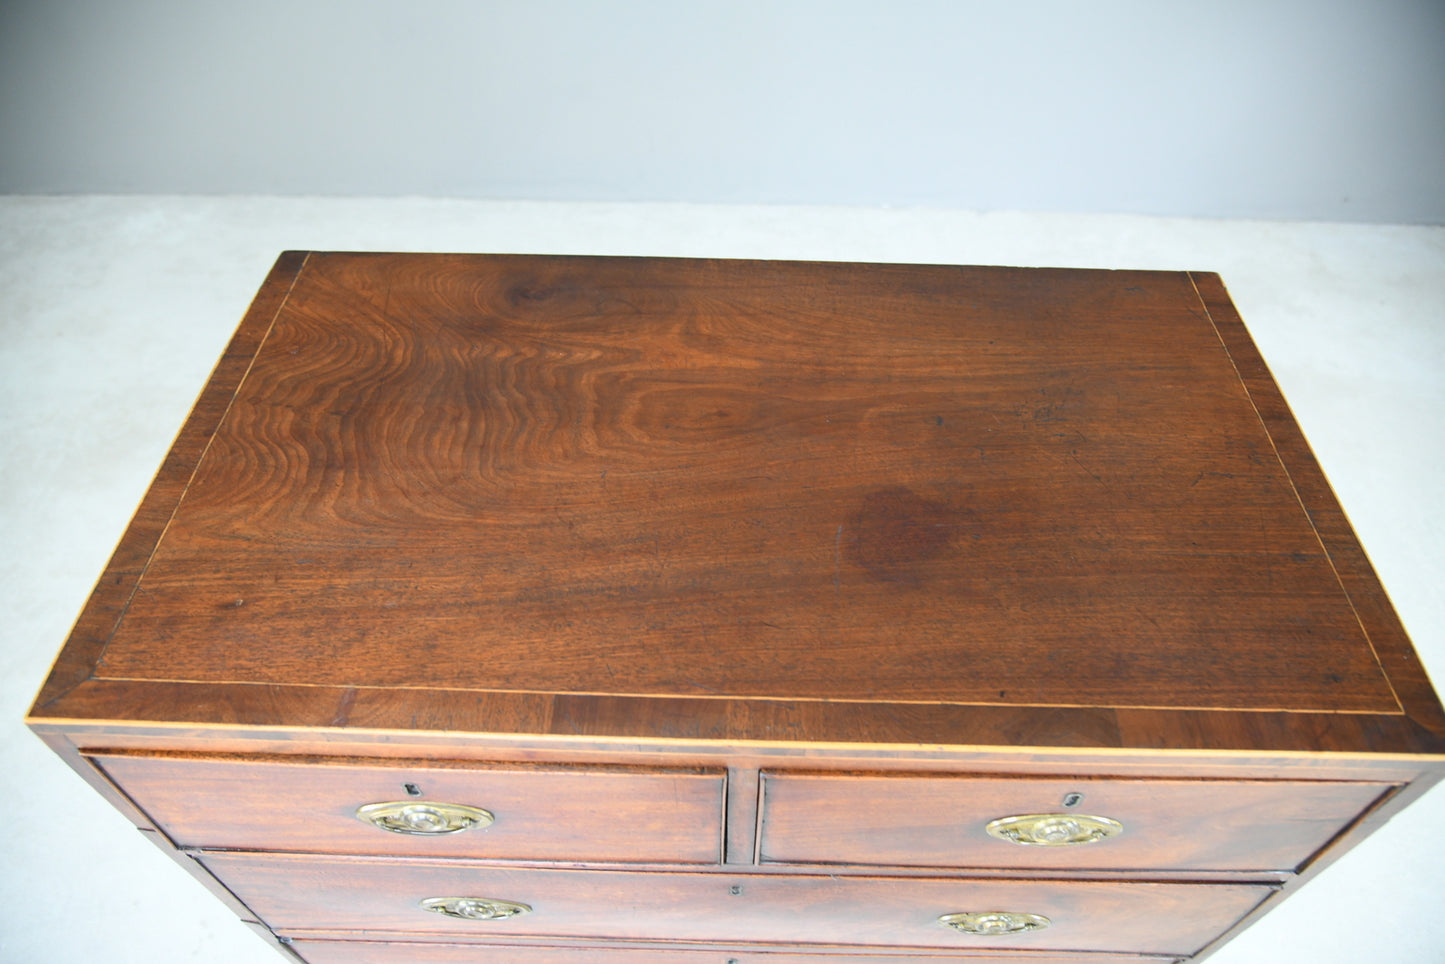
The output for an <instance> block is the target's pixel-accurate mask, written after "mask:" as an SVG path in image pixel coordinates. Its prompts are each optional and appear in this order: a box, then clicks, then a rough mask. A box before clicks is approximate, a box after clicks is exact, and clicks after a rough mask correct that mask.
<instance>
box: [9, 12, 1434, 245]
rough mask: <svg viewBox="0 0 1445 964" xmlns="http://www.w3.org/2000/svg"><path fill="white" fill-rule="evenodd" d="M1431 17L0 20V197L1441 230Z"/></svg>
mask: <svg viewBox="0 0 1445 964" xmlns="http://www.w3.org/2000/svg"><path fill="white" fill-rule="evenodd" d="M1442 169H1445V3H1441V2H1440V0H1369V2H1361V0H1214V2H1211V3H1190V2H1184V0H1089V2H1083V0H1015V2H1010V3H1003V2H979V0H891V2H888V3H879V2H862V0H732V2H719V0H681V2H679V0H633V2H618V0H612V2H604V0H537V2H529V0H406V2H400V0H246V2H244V3H237V2H234V0H184V2H183V0H4V2H0V193H13V194H34V193H62V194H64V193H85V192H119V193H132V192H138V193H200V194H333V195H334V194H339V195H382V196H396V195H426V196H450V197H482V198H532V199H557V200H623V201H635V200H642V201H695V202H725V203H736V202H744V203H801V204H849V205H898V206H915V205H917V206H930V207H944V208H963V209H971V210H1027V211H1078V212H1104V213H1127V212H1133V213H1147V214H1163V215H1177V216H1193V217H1264V218H1303V219H1312V220H1349V221H1374V222H1409V223H1429V224H1441V223H1445V176H1442V174H1441V171H1442Z"/></svg>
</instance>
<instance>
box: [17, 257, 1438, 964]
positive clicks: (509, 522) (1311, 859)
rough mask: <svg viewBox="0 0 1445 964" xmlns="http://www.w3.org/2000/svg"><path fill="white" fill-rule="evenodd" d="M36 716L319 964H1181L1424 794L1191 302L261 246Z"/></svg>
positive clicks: (1053, 280)
mask: <svg viewBox="0 0 1445 964" xmlns="http://www.w3.org/2000/svg"><path fill="white" fill-rule="evenodd" d="M29 723H30V725H31V726H32V727H33V728H34V729H35V730H36V731H37V732H38V733H39V734H40V735H41V736H42V737H43V738H44V739H45V740H46V741H47V742H48V743H49V744H50V745H51V746H52V747H53V748H54V749H55V750H56V751H57V752H58V753H60V754H61V755H62V756H63V757H65V759H66V760H67V761H68V762H70V763H71V765H72V766H74V767H75V768H76V769H77V770H78V771H79V772H80V773H81V774H82V775H83V776H85V777H86V779H87V780H89V781H90V783H91V784H92V785H94V786H95V787H96V788H97V790H99V791H100V792H101V793H103V794H105V795H106V796H107V797H108V798H109V799H110V800H111V801H112V802H113V803H114V804H115V805H116V806H117V807H119V808H120V809H121V810H122V811H124V812H125V813H126V814H127V815H128V816H129V817H130V819H132V820H133V821H134V822H135V823H136V825H137V826H138V827H140V828H141V829H142V830H143V831H146V832H147V833H148V834H150V835H151V836H152V838H153V839H155V840H156V842H157V843H158V844H159V845H160V846H161V847H163V848H165V849H166V850H167V851H169V852H171V853H172V854H173V855H174V856H175V857H176V859H177V860H179V861H180V862H181V863H182V864H183V865H185V866H186V867H188V868H189V869H190V870H191V871H192V872H193V873H194V874H195V875H196V876H197V877H198V878H199V880H200V881H202V882H203V883H204V884H205V885H206V886H208V887H210V888H211V889H212V890H213V891H215V893H216V894H217V895H218V896H219V897H220V898H221V899H223V900H225V901H226V902H227V903H228V904H229V905H230V906H231V907H232V908H233V909H234V910H235V912H236V913H237V915H238V916H239V917H240V918H241V920H243V921H245V922H247V923H249V924H250V925H251V926H252V927H253V928H255V929H256V930H258V931H260V932H261V933H262V934H263V935H264V936H266V937H267V938H268V939H274V940H275V941H276V942H277V946H278V948H279V949H280V950H281V951H282V952H283V953H285V954H288V955H291V956H292V957H293V959H295V958H299V959H301V960H304V961H307V962H311V964H342V962H352V964H391V962H423V964H425V962H461V961H488V962H511V964H608V962H619V964H620V962H630V961H638V962H656V964H744V962H748V964H821V962H823V961H828V960H846V961H851V962H855V964H884V962H888V964H909V962H912V964H926V962H936V961H944V960H950V961H951V960H962V961H977V962H998V961H1004V960H1015V959H1021V960H1027V961H1031V962H1033V964H1064V962H1075V964H1079V962H1092V964H1122V962H1125V961H1129V962H1134V964H1141V962H1146V964H1147V962H1166V961H1167V962H1176V961H1182V960H1187V959H1193V958H1197V957H1199V956H1201V955H1204V954H1207V953H1209V952H1210V951H1211V950H1213V949H1214V948H1216V947H1218V946H1219V945H1220V944H1221V943H1222V942H1223V941H1224V940H1227V939H1228V938H1229V937H1230V936H1231V935H1232V934H1233V933H1236V932H1237V931H1238V930H1239V929H1240V928H1242V927H1244V926H1246V925H1247V924H1248V923H1249V922H1250V921H1251V920H1253V919H1254V918H1255V917H1256V916H1257V915H1259V914H1261V913H1263V912H1265V911H1267V910H1268V909H1269V908H1270V907H1271V906H1272V905H1273V904H1274V903H1276V902H1277V901H1278V900H1280V899H1281V897H1282V896H1283V895H1285V894H1287V893H1288V892H1289V891H1290V890H1291V889H1292V888H1294V887H1296V886H1298V885H1299V884H1300V882H1301V881H1303V880H1305V879H1307V878H1308V877H1309V876H1310V875H1312V874H1314V873H1317V872H1319V871H1320V870H1321V869H1322V868H1323V867H1324V866H1325V865H1326V864H1327V863H1328V862H1329V861H1330V860H1332V859H1333V858H1334V857H1335V856H1336V855H1338V854H1339V853H1340V852H1341V851H1342V850H1343V849H1345V848H1347V847H1348V846H1349V845H1350V844H1351V843H1352V842H1354V841H1356V840H1358V839H1359V838H1360V837H1361V836H1363V835H1364V834H1366V833H1368V832H1369V831H1370V830H1371V829H1373V828H1375V827H1377V826H1379V825H1380V824H1381V823H1382V822H1383V821H1385V820H1386V819H1387V818H1388V817H1389V816H1390V815H1391V814H1392V813H1393V812H1395V811H1397V810H1398V809H1399V808H1401V807H1403V806H1404V805H1406V804H1407V803H1408V802H1409V801H1410V800H1411V799H1413V798H1414V797H1416V796H1418V795H1419V794H1421V793H1423V792H1424V791H1425V790H1426V789H1428V787H1429V786H1431V785H1432V784H1433V783H1434V782H1436V781H1438V780H1439V779H1440V777H1441V775H1442V772H1445V770H1442V768H1445V714H1442V710H1441V706H1440V703H1439V701H1438V700H1437V698H1436V696H1435V694H1434V693H1433V691H1432V690H1431V687H1430V683H1429V681H1428V679H1427V678H1426V676H1425V674H1424V671H1423V670H1422V668H1421V667H1420V665H1419V663H1418V661H1417V659H1416V658H1415V655H1414V653H1413V651H1412V649H1411V646H1410V643H1409V641H1408V639H1407V638H1406V637H1405V634H1404V632H1403V630H1402V628H1401V626H1400V625H1399V622H1398V620H1397V619H1396V617H1395V615H1394V613H1393V611H1392V609H1391V607H1390V604H1389V602H1388V600H1387V599H1386V596H1385V594H1384V592H1383V590H1382V589H1381V587H1380V585H1379V582H1378V580H1377V579H1376V577H1375V575H1374V573H1373V571H1372V570H1371V568H1370V566H1369V563H1368V561H1367V560H1366V558H1365V555H1364V553H1363V551H1362V549H1361V547H1360V546H1359V544H1358V542H1357V540H1356V539H1355V537H1354V535H1353V533H1352V532H1351V530H1350V528H1349V525H1348V523H1347V522H1346V520H1345V517H1344V515H1343V513H1342V511H1341V509H1340V507H1339V506H1338V504H1337V503H1336V501H1335V499H1334V496H1333V495H1332V494H1331V492H1330V490H1329V488H1328V485H1327V483H1326V482H1325V480H1324V477H1323V476H1322V474H1321V472H1320V470H1319V468H1318V466H1317V465H1316V463H1315V461H1314V459H1313V457H1312V455H1311V454H1310V452H1309V449H1308V447H1307V445H1306V443H1305V441H1304V438H1303V436H1302V435H1301V434H1300V432H1299V430H1298V428H1297V427H1296V425H1295V423H1294V421H1293V419H1292V417H1291V416H1290V413H1289V411H1288V409H1287V407H1286V405H1285V403H1284V401H1283V399H1282V397H1281V395H1280V393H1279V391H1278V389H1277V388H1276V387H1275V385H1274V383H1273V381H1272V379H1271V377H1270V375H1269V373H1268V371H1267V369H1266V368H1265V365H1264V363H1263V361H1262V360H1261V358H1260V357H1259V355H1258V353H1257V352H1256V350H1255V348H1254V346H1253V344H1252V342H1251V341H1250V338H1249V336H1248V334H1247V333H1246V331H1245V329H1244V327H1243V325H1242V324H1241V322H1240V320H1239V318H1238V317H1237V315H1236V313H1235V311H1234V309H1233V307H1232V306H1231V303H1230V301H1229V299H1228V296H1227V295H1226V293H1225V291H1224V288H1223V286H1222V285H1221V283H1220V281H1219V279H1218V278H1217V277H1215V276H1213V275H1209V274H1193V273H1183V272H1180V273H1173V272H1107V271H1082V270H1043V269H1010V268H965V267H946V266H920V265H876V264H875V265H859V264H819V263H784V262H743V261H704V260H697V261H692V260H668V259H646V258H583V257H523V256H461V255H455V256H454V255H383V254H319V253H287V254H285V255H283V256H282V257H281V259H280V260H279V261H278V262H277V265H276V267H275V269H274V270H273V272H272V274H271V276H270V277H269V278H268V279H267V281H266V283H265V285H264V286H263V287H262V289H261V291H260V293H259V294H258V296H257V298H256V300H255V302H254V303H253V304H252V306H251V309H250V311H249V313H248V314H247V315H246V317H245V319H244V320H243V322H242V323H241V326H240V328H239V329H238V331H237V333H236V335H235V337H234V339H233V341H232V342H231V344H230V346H229V348H228V349H227V351H226V353H225V355H224V356H223V357H222V359H221V360H220V362H219V364H218V366H217V368H216V370H215V372H214V374H213V376H212V378H211V380H210V382H209V383H208V384H207V386H206V388H205V390H204V392H203V393H202V394H201V396H200V399H199V400H198V402H197V404H196V407H195V409H194V411H193V412H192V414H191V416H190V418H189V420H188V421H187V422H186V424H185V426H184V427H183V429H182V430H181V432H180V434H179V436H178V437H177V439H176V442H175V445H174V447H173V449H172V450H171V453H170V455H169V456H168V458H167V460H166V462H165V463H164V465H163V466H162V467H161V469H160V472H159V474H158V476H157V477H156V480H155V482H154V484H153V485H152V487H151V489H150V491H149V493H148V494H147V496H146V498H145V500H144V502H143V503H142V505H141V506H140V508H139V510H138V511H137V513H136V516H135V518H134V520H133V522H132V524H131V526H130V528H129V529H128V530H127V532H126V534H125V536H124V538H123V539H122V541H121V543H120V545H119V547H118V548H117V550H116V552H115V555H114V557H113V558H112V560H111V563H110V565H109V568H108V569H107V570H106V571H105V573H104V574H103V576H102V577H101V579H100V581H99V583H98V585H97V587H96V589H95V592H94V594H93V596H92V597H91V599H90V602H89V604H88V605H87V607H86V608H85V610H84V611H83V613H82V615H81V617H80V619H79V622H78V623H77V625H76V628H75V630H74V633H73V634H72V636H71V638H70V640H69V642H68V643H67V644H66V646H65V648H64V650H63V652H62V653H61V655H60V657H59V659H58V661H57V662H56V665H55V668H54V670H53V672H52V675H51V676H50V678H49V680H48V681H47V682H46V684H45V686H44V689H43V690H42V692H41V694H40V696H39V698H38V699H37V701H36V703H35V706H34V708H33V710H32V712H31V716H30V719H29Z"/></svg>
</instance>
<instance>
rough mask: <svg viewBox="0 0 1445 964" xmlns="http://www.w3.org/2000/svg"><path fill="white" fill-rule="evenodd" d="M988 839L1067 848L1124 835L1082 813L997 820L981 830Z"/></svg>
mask: <svg viewBox="0 0 1445 964" xmlns="http://www.w3.org/2000/svg"><path fill="white" fill-rule="evenodd" d="M984 829H985V830H987V831H988V833H989V836H991V837H997V838H998V839H1000V840H1007V841H1008V842H1009V843H1016V844H1027V845H1029V846H1033V847H1070V846H1074V845H1077V844H1091V843H1097V842H1098V841H1100V840H1107V839H1108V838H1110V837H1117V836H1118V835H1119V834H1121V833H1123V832H1124V825H1123V824H1121V823H1120V822H1119V821H1117V820H1110V819H1109V818H1108V817H1091V816H1089V815H1088V814H1083V813H1022V814H1018V815H1017V816H1013V817H1000V818H999V819H997V820H994V821H991V822H990V823H989V824H988V826H986V827H984Z"/></svg>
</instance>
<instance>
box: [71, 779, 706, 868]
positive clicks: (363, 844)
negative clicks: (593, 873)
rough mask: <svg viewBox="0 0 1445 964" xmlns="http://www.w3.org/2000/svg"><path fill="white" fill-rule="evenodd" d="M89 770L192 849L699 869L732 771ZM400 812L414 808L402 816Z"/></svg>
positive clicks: (169, 834) (178, 841)
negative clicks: (385, 808)
mask: <svg viewBox="0 0 1445 964" xmlns="http://www.w3.org/2000/svg"><path fill="white" fill-rule="evenodd" d="M91 759H92V762H93V763H94V764H95V765H96V766H98V767H99V768H100V769H101V770H102V771H103V772H105V773H106V774H107V775H108V776H109V777H110V779H111V780H113V781H114V782H115V783H116V784H117V785H118V786H119V787H120V788H121V789H122V790H123V791H124V792H125V793H126V794H127V795H129V796H130V798H131V799H132V800H133V801H134V802H135V803H136V805H137V806H139V807H140V809H141V810H143V811H145V813H146V814H147V815H149V817H150V818H151V819H152V820H154V821H155V822H156V824H157V826H159V827H160V829H162V830H163V831H165V833H166V834H167V835H168V836H169V837H170V838H171V839H172V840H174V841H175V842H176V843H177V844H179V845H181V846H192V847H215V848H236V849H243V850H252V849H254V850H279V851H310V852H324V853H341V854H376V855H383V854H396V855H408V856H411V855H416V856H446V857H481V858H498V859H533V860H569V861H587V860H596V861H641V862H660V863H702V864H713V863H717V862H718V861H719V860H720V855H721V849H722V827H723V812H724V803H723V801H724V788H725V781H726V776H725V774H724V773H723V772H722V771H703V770H690V771H675V770H652V769H645V768H630V767H619V768H585V767H578V768H548V767H483V766H472V765H466V766H463V765H458V766H456V767H449V766H445V765H438V764H435V763H430V764H415V765H410V764H406V763H395V764H393V763H387V764H369V763H356V762H327V761H305V762H302V761H297V762H284V761H274V760H268V761H253V760H238V759H217V758H196V757H184V756H175V757H171V756H144V755H104V754H93V755H92V756H91ZM388 803H391V804H397V805H399V807H396V808H391V812H392V814H393V816H391V817H390V818H388V817H387V816H386V815H385V814H382V815H380V816H379V817H378V819H382V820H386V819H390V820H391V821H392V822H393V823H395V822H397V821H398V820H400V821H407V820H410V821H413V822H415V821H416V820H418V817H417V816H416V815H417V813H418V811H417V810H416V809H415V808H416V805H424V806H425V807H426V808H427V809H426V810H424V811H421V816H420V818H419V819H420V820H421V822H422V824H423V826H422V827H421V829H424V830H425V829H433V830H443V831H449V830H451V829H452V827H453V826H454V824H452V823H440V824H437V823H436V817H435V816H434V812H435V811H438V810H440V811H441V812H442V813H443V814H447V813H449V811H446V810H445V808H443V807H441V806H440V805H443V804H445V805H460V806H463V807H466V808H470V810H472V811H484V812H485V814H486V815H489V816H490V817H491V818H492V820H491V822H490V824H487V823H485V817H483V818H480V819H479V818H476V817H475V815H473V816H472V817H471V819H472V820H475V822H473V823H472V824H471V825H470V826H469V827H468V828H467V829H463V830H460V831H456V832H431V833H425V832H422V833H413V832H407V833H401V832H392V831H390V830H386V829H380V828H379V827H378V826H376V825H375V824H373V823H371V822H368V821H365V820H362V819H359V818H358V816H357V811H358V810H359V809H360V808H362V807H365V806H368V805H372V804H388ZM400 807H411V808H413V809H411V810H410V811H402V812H401V814H400V816H396V814H397V812H398V810H399V808H400ZM462 812H463V813H466V811H462ZM428 821H430V822H428ZM457 822H459V823H466V822H468V821H467V820H461V821H457ZM402 825H403V826H411V825H410V824H405V823H403V824H402ZM412 829H416V828H415V827H412Z"/></svg>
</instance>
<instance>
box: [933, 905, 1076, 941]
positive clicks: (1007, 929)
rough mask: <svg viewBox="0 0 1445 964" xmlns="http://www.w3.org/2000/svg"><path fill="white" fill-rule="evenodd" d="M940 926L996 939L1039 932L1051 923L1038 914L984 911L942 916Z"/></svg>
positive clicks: (939, 920)
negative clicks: (1008, 935)
mask: <svg viewBox="0 0 1445 964" xmlns="http://www.w3.org/2000/svg"><path fill="white" fill-rule="evenodd" d="M938 922H939V923H940V924H943V925H944V926H946V927H952V928H953V929H954V930H956V931H958V932H959V933H961V934H973V935H976V936H979V937H997V936H999V935H1006V934H1024V933H1027V932H1029V931H1041V930H1043V929H1044V928H1045V927H1048V926H1049V925H1050V924H1052V923H1053V921H1051V920H1049V919H1048V918H1047V917H1044V916H1042V915H1040V914H1016V913H1013V912H1012V911H1006V910H986V911H980V912H977V913H971V914H944V915H943V916H942V917H940V918H939V919H938Z"/></svg>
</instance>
